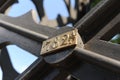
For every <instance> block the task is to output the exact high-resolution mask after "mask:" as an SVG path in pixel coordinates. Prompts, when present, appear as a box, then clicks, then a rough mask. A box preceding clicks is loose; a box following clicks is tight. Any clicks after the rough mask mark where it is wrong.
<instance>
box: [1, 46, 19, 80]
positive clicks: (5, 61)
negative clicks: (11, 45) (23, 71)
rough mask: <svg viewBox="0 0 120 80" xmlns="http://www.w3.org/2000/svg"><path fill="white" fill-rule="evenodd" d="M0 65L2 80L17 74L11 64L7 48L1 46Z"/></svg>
mask: <svg viewBox="0 0 120 80" xmlns="http://www.w3.org/2000/svg"><path fill="white" fill-rule="evenodd" d="M0 66H1V68H2V71H3V80H13V79H14V78H15V77H17V76H18V75H19V74H18V73H17V72H16V70H15V69H14V68H13V65H12V64H11V61H10V58H9V55H8V51H7V48H3V49H2V50H1V54H0Z"/></svg>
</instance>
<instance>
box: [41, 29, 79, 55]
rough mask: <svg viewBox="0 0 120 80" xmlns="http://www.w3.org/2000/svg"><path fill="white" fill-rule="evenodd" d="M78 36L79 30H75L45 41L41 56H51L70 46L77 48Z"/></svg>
mask: <svg viewBox="0 0 120 80" xmlns="http://www.w3.org/2000/svg"><path fill="white" fill-rule="evenodd" d="M77 35H78V31H77V29H74V30H72V31H69V32H66V33H63V34H61V35H59V36H56V37H53V38H51V39H48V40H46V41H44V42H43V44H42V49H41V55H45V54H49V53H51V52H54V51H56V50H59V49H62V48H66V47H69V46H75V45H76V44H77Z"/></svg>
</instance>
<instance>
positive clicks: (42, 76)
mask: <svg viewBox="0 0 120 80" xmlns="http://www.w3.org/2000/svg"><path fill="white" fill-rule="evenodd" d="M1 1H2V3H0V7H1V8H0V12H4V11H5V10H6V9H7V7H9V6H10V5H11V4H12V1H13V0H0V2H1ZM5 1H7V3H5ZM4 3H5V4H4ZM4 6H5V7H4ZM3 7H4V8H3ZM23 20H24V21H23ZM74 29H78V33H79V35H80V37H81V38H82V42H83V46H84V47H82V48H81V47H79V46H73V47H69V48H64V49H62V50H59V51H54V52H53V53H54V54H50V55H45V56H41V55H40V52H41V47H42V42H43V41H45V40H48V39H50V38H53V37H55V36H57V35H60V34H62V33H66V32H68V31H71V30H74ZM119 32H120V0H102V1H101V2H100V3H98V4H97V5H96V6H95V7H94V8H93V9H92V10H90V11H89V12H88V13H87V14H86V15H85V16H84V17H83V18H82V19H80V20H79V21H78V22H77V23H76V24H75V25H74V27H67V26H66V27H61V28H60V29H57V28H52V27H47V26H43V25H39V24H36V23H35V22H34V20H33V14H32V11H30V12H28V13H27V14H25V15H23V16H21V17H17V18H11V17H8V16H5V15H3V14H0V49H1V54H0V55H1V56H0V65H1V68H2V71H3V80H14V79H15V80H33V79H34V80H65V79H66V78H67V77H70V76H69V75H71V80H77V79H78V80H79V79H80V80H119V79H120V45H116V44H113V43H111V42H109V40H110V39H111V38H112V37H113V36H114V35H116V34H118V33H119ZM10 44H15V45H17V46H19V47H21V48H22V49H24V50H27V51H29V52H31V53H32V54H33V55H36V56H38V57H39V58H38V59H37V60H36V61H35V62H34V63H33V64H32V65H31V66H30V67H28V69H26V70H25V71H24V72H23V73H22V74H18V73H17V72H16V71H15V70H14V69H13V67H12V64H11V62H10V59H9V56H8V51H7V49H6V47H5V46H6V45H10Z"/></svg>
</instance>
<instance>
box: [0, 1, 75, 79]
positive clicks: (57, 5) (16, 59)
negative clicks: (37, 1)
mask: <svg viewBox="0 0 120 80" xmlns="http://www.w3.org/2000/svg"><path fill="white" fill-rule="evenodd" d="M71 2H72V5H73V6H74V0H71ZM44 7H45V10H46V13H47V16H48V18H49V19H55V18H56V17H57V14H61V15H63V16H69V15H68V12H67V10H66V7H65V4H64V2H63V0H44ZM30 10H36V8H35V6H34V4H33V3H32V2H31V0H19V4H14V5H13V6H12V7H11V9H10V10H9V13H8V14H7V15H8V16H12V17H18V16H21V15H23V14H25V13H27V12H28V11H30ZM7 48H8V51H9V56H10V58H11V62H12V64H13V67H14V68H15V69H16V71H17V72H19V73H22V72H23V71H24V70H25V69H26V68H27V67H28V66H30V64H32V63H33V62H34V61H35V60H36V59H37V57H36V56H34V55H31V54H30V53H29V52H27V51H25V50H22V49H20V48H19V47H17V46H16V45H9V46H7ZM0 80H2V71H1V68H0Z"/></svg>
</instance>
